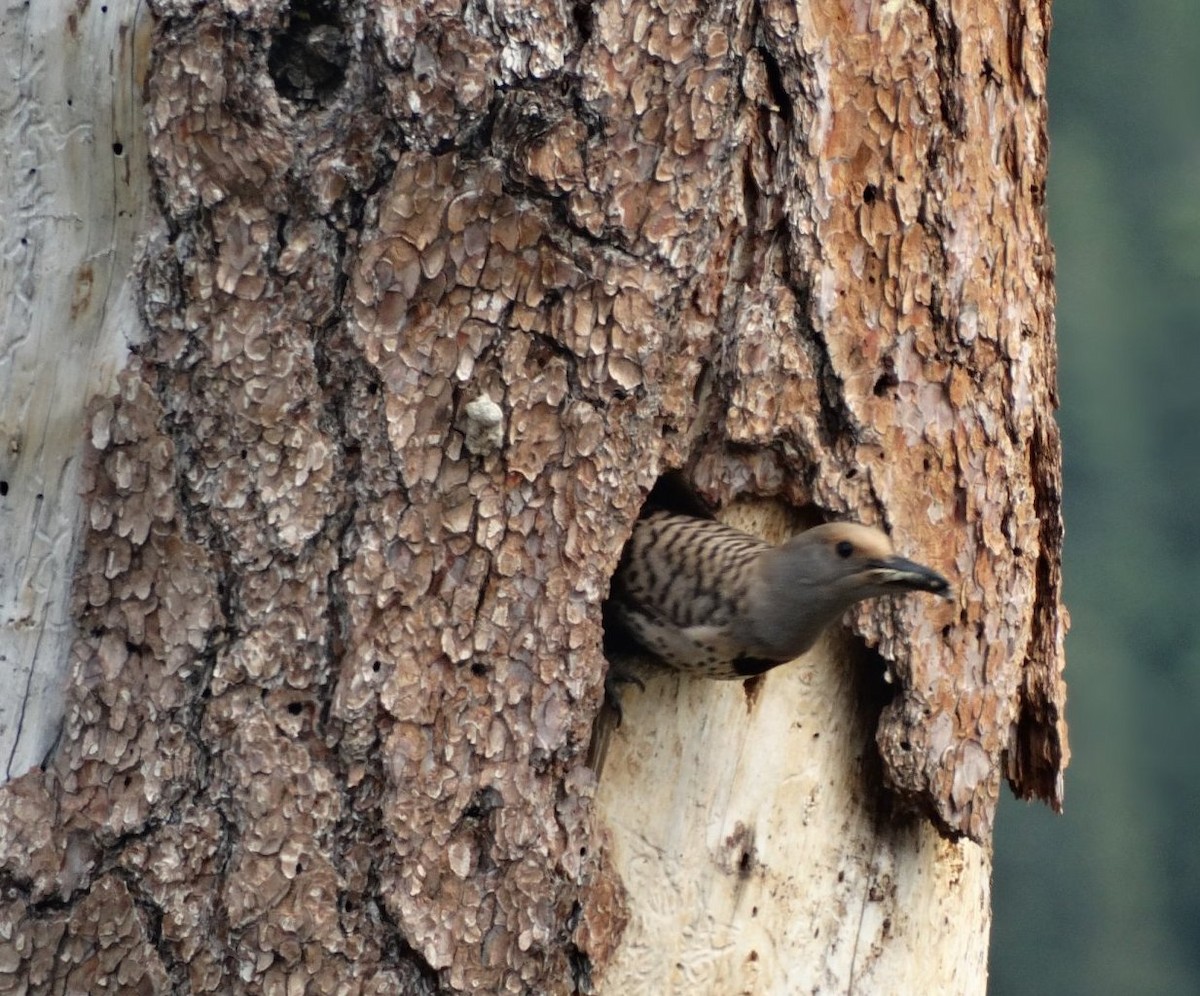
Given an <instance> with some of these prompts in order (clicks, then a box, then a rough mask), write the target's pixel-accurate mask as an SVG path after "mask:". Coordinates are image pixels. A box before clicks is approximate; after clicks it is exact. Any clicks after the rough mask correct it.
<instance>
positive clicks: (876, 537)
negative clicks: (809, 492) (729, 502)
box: [754, 522, 950, 658]
mask: <svg viewBox="0 0 1200 996" xmlns="http://www.w3.org/2000/svg"><path fill="white" fill-rule="evenodd" d="M760 577H761V581H762V583H763V585H764V586H765V587H764V589H763V591H764V599H765V604H766V605H767V606H768V608H766V609H765V610H764V611H763V612H762V613H761V618H760V622H761V625H759V626H756V627H755V630H756V632H755V634H754V636H755V638H756V639H757V640H758V641H759V643H760V645H762V646H763V647H764V648H765V652H766V653H767V654H769V655H770V654H773V655H775V656H777V657H780V658H782V657H790V656H794V655H796V654H798V653H801V652H803V651H804V650H806V649H808V647H809V646H811V645H812V643H813V641H815V640H816V638H817V636H818V635H820V632H821V630H822V629H824V628H825V627H826V626H827V625H829V624H830V623H832V622H834V621H835V620H836V619H837V618H838V617H839V616H840V615H841V614H842V613H843V612H845V611H846V609H848V608H850V606H852V605H854V604H855V603H856V602H861V601H863V600H864V599H868V598H878V597H879V596H881V595H892V594H904V593H905V592H910V591H928V592H932V593H933V594H935V595H942V596H948V595H949V592H950V583H949V582H948V581H947V580H946V579H945V578H944V577H942V576H941V575H940V574H938V573H937V571H934V570H931V569H930V568H928V567H925V566H923V565H921V564H918V563H915V562H913V561H911V560H906V559H905V558H904V557H900V556H897V555H896V551H895V550H894V549H893V548H892V543H891V540H889V539H888V538H887V536H885V535H884V534H883V533H882V532H880V531H879V530H878V529H873V528H871V527H870V526H863V525H859V524H858V523H855V522H830V523H827V524H826V525H822V526H815V527H814V528H812V529H809V530H806V531H805V532H803V533H800V534H799V535H798V536H794V537H792V539H790V540H788V541H787V542H786V543H784V544H783V545H782V546H778V547H775V548H774V549H772V550H770V551H768V552H767V553H766V554H764V556H763V560H762V573H761V575H760Z"/></svg>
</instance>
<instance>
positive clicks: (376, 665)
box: [371, 660, 383, 674]
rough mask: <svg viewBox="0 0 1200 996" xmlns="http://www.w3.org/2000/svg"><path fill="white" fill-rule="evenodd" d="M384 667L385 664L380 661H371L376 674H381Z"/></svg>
mask: <svg viewBox="0 0 1200 996" xmlns="http://www.w3.org/2000/svg"><path fill="white" fill-rule="evenodd" d="M382 667H383V664H382V663H381V662H380V661H379V660H373V661H371V670H372V671H374V672H375V673H376V674H378V673H379V670H380V668H382Z"/></svg>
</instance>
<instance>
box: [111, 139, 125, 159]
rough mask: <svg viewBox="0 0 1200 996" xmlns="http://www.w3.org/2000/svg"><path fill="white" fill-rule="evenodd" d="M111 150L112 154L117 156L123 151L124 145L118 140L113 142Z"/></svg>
mask: <svg viewBox="0 0 1200 996" xmlns="http://www.w3.org/2000/svg"><path fill="white" fill-rule="evenodd" d="M112 150H113V155H114V156H119V155H120V154H121V153H122V152H124V151H125V146H123V145H122V144H121V143H120V142H113V145H112Z"/></svg>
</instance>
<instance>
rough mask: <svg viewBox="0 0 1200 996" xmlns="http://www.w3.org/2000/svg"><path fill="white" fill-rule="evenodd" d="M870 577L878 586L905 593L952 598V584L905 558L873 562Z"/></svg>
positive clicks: (934, 572)
mask: <svg viewBox="0 0 1200 996" xmlns="http://www.w3.org/2000/svg"><path fill="white" fill-rule="evenodd" d="M867 574H868V576H869V577H870V578H871V580H872V581H874V582H875V583H876V584H880V585H884V586H885V587H888V588H901V589H903V590H905V591H929V592H932V593H933V594H935V595H941V596H942V597H943V598H949V597H950V582H949V581H947V580H946V579H945V578H944V577H942V576H941V575H940V574H939V573H938V572H937V571H931V570H930V569H929V568H928V567H924V566H922V565H921V564H918V563H915V562H914V561H911V560H905V559H904V558H903V557H888V558H887V560H876V561H873V562H872V564H871V566H870V568H869V570H868V571H867Z"/></svg>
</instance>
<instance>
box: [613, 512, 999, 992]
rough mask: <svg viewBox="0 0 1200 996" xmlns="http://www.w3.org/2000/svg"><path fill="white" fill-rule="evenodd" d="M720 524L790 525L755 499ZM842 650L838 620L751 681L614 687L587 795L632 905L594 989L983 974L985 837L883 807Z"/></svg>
mask: <svg viewBox="0 0 1200 996" xmlns="http://www.w3.org/2000/svg"><path fill="white" fill-rule="evenodd" d="M729 521H731V522H732V523H734V524H736V525H738V526H740V527H741V528H746V529H751V530H754V531H757V532H759V533H760V534H761V535H764V536H766V537H767V538H770V539H773V540H775V539H779V538H780V537H781V536H782V535H783V534H784V531H785V528H786V526H785V523H786V519H785V517H784V516H781V515H780V514H779V513H778V512H776V511H774V510H772V509H771V508H770V507H769V506H758V507H745V506H742V507H739V508H737V509H734V510H732V513H731V516H730V517H729ZM933 605H934V603H933V600H932V599H931V600H928V603H927V604H923V605H922V606H921V610H929V609H930V608H931V607H932V606H933ZM934 611H935V612H936V611H937V610H936V608H934ZM857 657H858V658H861V654H859V655H857ZM856 666H857V667H860V668H861V667H862V666H863V665H862V661H861V659H858V660H857V662H856V654H855V653H854V652H853V647H852V646H851V641H850V640H849V639H848V638H847V637H846V636H845V633H844V631H837V632H831V634H830V635H829V637H828V638H826V639H825V640H823V641H822V642H821V643H820V644H819V645H818V646H817V647H815V648H814V649H813V650H812V651H810V652H809V653H808V654H806V655H805V656H804V657H802V658H800V659H799V660H798V661H795V662H793V663H792V664H789V665H786V666H783V667H780V668H777V669H775V670H774V671H771V672H769V673H768V674H767V675H766V676H765V677H764V678H763V679H761V681H755V682H752V683H751V684H750V685H749V686H744V685H743V683H741V682H711V681H702V680H695V679H688V678H680V677H676V676H674V675H659V676H655V677H648V678H647V682H646V690H645V692H644V693H639V691H638V690H637V689H636V688H630V689H629V690H628V692H627V693H626V694H625V695H624V697H623V705H624V712H625V718H624V722H623V724H622V725H621V727H620V729H618V730H616V731H614V732H612V733H611V734H610V735H609V739H608V745H607V747H608V749H607V756H606V759H605V762H604V766H603V769H602V771H601V774H600V787H599V791H598V793H597V797H596V805H597V807H598V808H599V809H600V811H601V812H602V813H603V814H604V817H605V820H606V822H607V823H608V825H609V827H610V828H611V831H612V838H613V844H612V853H613V860H614V862H615V863H616V866H617V868H618V870H619V872H620V875H621V879H622V881H623V882H624V883H625V887H626V889H627V890H628V892H629V907H630V910H631V919H630V923H629V926H628V927H627V928H626V931H625V936H624V938H623V941H622V945H621V947H620V948H619V949H618V952H617V955H616V957H615V959H614V962H613V964H612V966H611V967H610V969H609V971H608V973H607V974H606V975H605V977H604V980H603V987H602V990H601V991H602V992H603V993H605V994H612V996H618V994H620V996H658V994H664V993H752V994H755V996H776V994H777V996H790V994H793V993H809V992H834V993H851V994H896V996H900V994H908V993H947V994H961V996H974V994H980V996H981V994H983V993H984V992H985V991H986V989H987V951H988V931H989V928H990V923H991V889H990V881H989V879H990V869H991V858H990V854H989V853H988V851H987V850H985V849H984V848H982V847H980V846H979V845H977V844H974V843H972V842H970V841H967V840H962V841H959V842H957V843H952V842H950V841H947V840H945V839H943V838H942V837H940V836H939V835H938V834H937V832H936V831H935V830H934V828H933V827H932V826H931V825H930V824H929V822H928V821H927V820H925V819H922V818H920V817H916V816H912V815H909V816H907V817H906V816H905V815H903V814H900V813H896V812H893V811H889V810H888V809H887V806H886V797H885V794H884V793H883V790H882V786H881V785H880V770H879V762H878V760H877V758H876V756H875V745H874V742H873V737H874V722H875V719H876V716H877V707H876V710H875V711H873V710H872V709H871V707H870V705H869V703H867V702H865V701H864V690H865V688H866V687H867V686H869V684H870V681H869V680H868V678H867V676H865V675H863V674H855V673H854V672H853V669H854V668H855V667H856ZM875 680H876V681H878V680H879V679H878V676H876V678H875Z"/></svg>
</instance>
